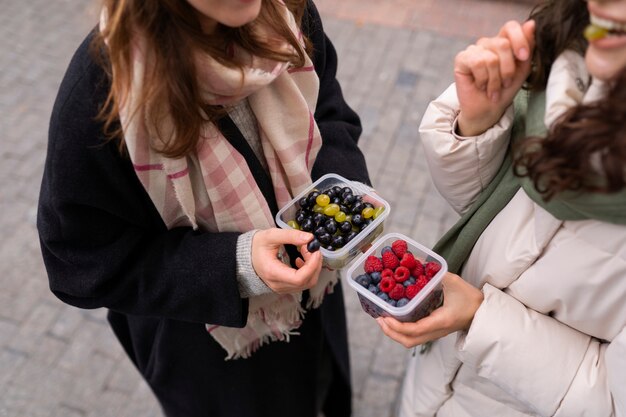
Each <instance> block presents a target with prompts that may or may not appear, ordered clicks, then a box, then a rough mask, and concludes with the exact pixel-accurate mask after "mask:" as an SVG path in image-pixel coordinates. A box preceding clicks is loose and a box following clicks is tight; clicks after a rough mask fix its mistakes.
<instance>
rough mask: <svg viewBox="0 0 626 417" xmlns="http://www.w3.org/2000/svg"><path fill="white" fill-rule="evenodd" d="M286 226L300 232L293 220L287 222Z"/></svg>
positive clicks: (298, 226)
mask: <svg viewBox="0 0 626 417" xmlns="http://www.w3.org/2000/svg"><path fill="white" fill-rule="evenodd" d="M287 226H289V227H291V228H292V229H296V230H300V225H299V224H298V222H297V221H295V220H289V221H288V222H287Z"/></svg>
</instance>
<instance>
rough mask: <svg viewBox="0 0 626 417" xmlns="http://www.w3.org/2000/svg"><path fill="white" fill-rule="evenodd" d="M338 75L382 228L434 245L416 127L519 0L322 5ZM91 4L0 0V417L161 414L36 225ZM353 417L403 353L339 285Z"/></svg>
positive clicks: (382, 409) (437, 208) (433, 210)
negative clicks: (72, 299) (42, 244)
mask: <svg viewBox="0 0 626 417" xmlns="http://www.w3.org/2000/svg"><path fill="white" fill-rule="evenodd" d="M317 4H318V6H319V8H320V10H321V12H322V15H323V17H324V19H325V20H324V21H325V25H326V31H327V33H328V34H329V36H330V37H331V39H332V40H333V42H334V44H335V46H336V47H337V51H338V53H339V56H340V67H339V72H338V78H339V80H340V82H341V84H342V86H343V89H344V92H345V95H346V97H347V100H348V102H349V103H350V104H351V105H352V106H353V107H354V108H355V109H356V110H357V112H358V113H359V114H360V115H361V117H362V122H363V127H364V133H363V137H362V140H361V147H362V149H363V151H364V153H365V155H366V158H367V162H368V165H369V169H370V173H371V176H372V179H373V181H374V183H375V186H376V187H377V188H378V189H379V191H380V192H381V194H382V195H383V196H384V197H385V198H387V199H388V200H389V201H390V203H391V205H392V207H393V209H392V213H391V215H390V218H389V221H388V223H387V226H386V231H397V232H402V233H405V234H408V235H410V236H412V237H413V238H415V239H416V240H418V241H420V242H422V243H424V244H426V245H432V244H433V243H434V242H435V241H436V239H437V237H438V236H440V235H441V234H442V232H443V231H444V230H445V229H446V228H447V227H448V226H449V225H450V224H452V223H453V222H454V220H455V218H456V216H455V214H454V213H453V212H452V211H451V210H450V209H449V208H448V207H447V206H446V204H445V203H444V202H443V201H442V199H441V198H440V197H439V196H438V194H437V193H436V191H435V190H434V188H433V186H432V183H431V181H430V179H429V176H428V172H427V167H426V165H425V163H424V160H423V158H422V155H421V148H420V143H419V135H418V132H417V127H418V123H419V120H420V118H421V116H422V114H423V111H424V109H425V107H426V105H427V103H428V102H429V101H430V100H432V99H433V98H434V97H436V96H437V95H438V93H439V92H441V91H442V90H443V89H444V88H445V87H446V86H447V85H448V84H449V82H450V81H451V78H452V77H451V74H452V73H451V67H452V60H453V57H454V55H455V54H456V53H457V52H458V51H460V50H461V49H463V48H464V47H465V45H466V44H468V42H470V41H472V40H473V39H475V38H476V37H477V36H479V35H481V34H490V33H495V32H496V31H497V28H498V27H499V25H500V24H501V23H503V22H505V21H506V20H508V19H511V18H518V19H520V18H524V17H525V16H526V15H527V13H528V10H529V8H530V4H529V3H526V2H522V3H519V2H506V1H487V0H436V1H435V0H419V1H414V0H342V1H341V2H337V1H335V0H318V2H317ZM95 16H96V6H95V3H94V2H87V1H79V0H58V1H55V2H48V1H43V0H30V1H28V2H21V1H19V0H0V187H1V191H0V235H1V236H2V240H1V242H0V288H2V291H1V292H0V417H48V416H50V417H96V416H98V417H103V416H112V417H144V416H145V417H153V416H154V417H158V416H160V415H161V413H160V411H159V407H158V405H157V404H156V402H155V400H154V397H153V395H152V393H151V392H150V390H149V388H148V387H147V386H146V384H145V383H143V382H142V381H141V379H140V378H139V376H138V374H137V372H136V371H135V369H134V368H133V367H132V365H131V364H130V362H129V361H128V359H127V358H126V356H125V355H124V353H123V352H122V350H121V348H120V347H119V345H118V344H117V342H116V341H115V339H114V337H113V335H112V333H111V331H110V329H109V328H108V326H107V324H106V322H105V319H104V315H105V312H104V311H103V310H94V311H82V310H78V309H75V308H72V307H69V306H66V305H64V304H62V303H61V302H60V301H58V300H57V299H56V298H54V296H53V295H52V294H51V293H50V291H49V289H48V284H47V280H46V276H45V272H44V269H43V266H42V262H41V258H40V253H39V244H38V240H37V233H36V228H35V214H36V202H37V195H38V190H39V183H40V180H41V174H42V169H43V161H44V156H45V149H46V135H47V125H48V120H49V117H50V111H51V108H52V104H53V100H54V98H55V95H56V91H57V89H58V86H59V83H60V81H61V77H62V75H63V73H64V70H65V68H66V66H67V63H68V62H69V59H70V57H71V54H72V52H73V51H74V49H75V48H76V47H77V46H78V44H79V42H80V41H81V39H82V37H83V36H84V35H85V34H86V33H87V31H88V30H89V29H90V28H91V27H92V26H93V25H94V24H95V22H96V18H95ZM345 290H346V291H345V292H346V302H347V310H348V320H349V328H350V351H351V354H352V370H353V380H354V395H355V396H354V404H355V412H354V416H355V417H387V416H392V413H393V412H392V410H393V404H394V401H395V396H396V393H397V390H398V388H399V385H400V381H401V378H402V373H403V366H404V361H405V359H406V356H407V355H408V354H409V352H408V351H407V350H406V349H404V348H402V347H401V346H399V345H397V344H395V343H393V342H391V341H390V340H388V339H386V338H384V337H383V336H382V334H381V332H380V331H379V330H378V327H377V326H376V324H375V322H374V321H373V320H372V319H371V318H370V317H369V316H367V315H366V314H365V313H363V312H362V311H361V308H360V306H359V304H358V300H357V298H356V295H355V293H354V292H353V291H352V290H351V289H350V288H348V287H347V286H346V288H345Z"/></svg>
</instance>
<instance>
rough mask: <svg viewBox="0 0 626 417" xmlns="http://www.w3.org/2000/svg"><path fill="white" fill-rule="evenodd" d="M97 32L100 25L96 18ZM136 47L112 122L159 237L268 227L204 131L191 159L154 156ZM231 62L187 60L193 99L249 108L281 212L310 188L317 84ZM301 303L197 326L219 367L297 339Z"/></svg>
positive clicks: (223, 148)
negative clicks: (156, 219)
mask: <svg viewBox="0 0 626 417" xmlns="http://www.w3.org/2000/svg"><path fill="white" fill-rule="evenodd" d="M284 11H285V13H284V17H285V19H286V21H287V22H288V23H289V26H290V27H291V29H292V31H293V33H294V34H296V36H297V39H302V34H301V32H300V30H299V28H298V27H297V25H296V22H295V19H294V17H293V15H292V14H291V13H290V12H289V10H288V9H287V8H286V7H285V8H284ZM103 24H106V17H103V18H102V19H101V25H103ZM136 44H137V45H138V47H137V48H136V50H135V51H134V53H133V65H134V72H133V79H132V83H131V84H132V85H131V90H130V92H129V94H128V97H127V100H126V101H125V103H123V107H122V108H121V111H120V120H121V123H122V127H123V130H124V138H125V142H126V146H127V148H128V152H129V155H130V158H131V160H132V163H133V166H134V168H135V173H136V174H137V177H138V178H139V180H140V181H141V183H142V184H143V186H144V187H145V189H146V191H147V192H148V194H149V196H150V198H151V199H152V202H153V203H154V205H155V206H156V208H157V209H158V211H159V213H160V214H161V217H162V218H163V221H164V222H165V224H166V225H167V227H168V229H171V228H174V227H180V226H191V227H193V228H194V229H201V230H205V231H207V232H210V233H219V232H232V231H238V232H246V231H249V230H253V229H267V228H271V227H274V226H275V224H274V219H273V217H272V213H271V211H270V208H269V206H268V204H267V201H266V200H265V198H264V197H263V195H262V193H261V191H260V189H259V187H258V186H257V184H256V181H255V179H254V177H253V176H252V173H251V172H250V169H249V167H248V165H247V164H246V161H245V159H244V158H243V157H242V155H241V154H239V153H238V152H237V151H236V150H235V149H234V148H233V146H232V145H231V144H230V143H229V142H228V140H226V138H225V137H224V136H223V135H222V134H221V133H220V132H219V130H218V129H217V128H216V126H214V125H213V124H207V125H206V128H205V129H204V131H203V132H202V133H201V136H202V137H201V140H200V141H199V142H198V146H197V149H196V152H195V154H193V155H189V156H187V157H183V158H178V159H171V158H167V157H165V156H163V155H162V154H160V153H158V152H156V151H155V147H156V146H158V145H157V144H158V140H157V139H156V138H157V136H156V133H155V132H156V131H157V130H156V129H155V126H150V125H149V123H148V122H147V121H148V119H147V118H146V114H147V113H149V112H150V109H149V108H143V107H142V106H141V105H140V104H139V103H138V97H139V93H140V91H141V87H142V84H143V77H144V68H146V66H147V65H149V63H146V54H145V53H143V52H142V51H145V49H144V47H143V45H144V44H145V42H142V40H141V39H138V40H137V42H136ZM285 47H288V46H285ZM302 47H303V48H304V45H302ZM233 54H234V55H235V57H237V58H239V59H241V61H240V62H245V63H246V66H245V67H244V70H243V72H242V71H240V70H239V69H238V68H230V67H226V66H224V65H222V64H220V63H219V62H218V61H217V60H215V59H213V58H212V57H210V56H207V55H205V54H202V55H200V54H199V55H198V56H196V57H195V59H196V65H197V68H198V70H199V79H198V83H199V86H200V88H201V90H202V91H201V93H202V97H203V98H204V99H205V100H206V102H207V103H209V104H219V105H229V104H232V103H236V102H238V101H240V100H242V99H246V98H247V99H248V101H249V104H250V107H251V109H252V111H253V113H254V115H255V116H256V119H257V121H258V130H259V136H260V139H261V144H262V148H263V153H264V155H265V158H266V160H267V164H268V168H269V173H270V176H271V178H272V184H273V186H274V193H275V195H276V200H277V203H278V206H279V207H283V206H284V205H285V204H287V203H288V202H289V201H290V200H291V199H292V198H293V197H294V196H295V195H297V194H299V193H300V192H302V191H303V190H304V189H306V188H307V187H309V186H310V185H311V183H312V182H311V168H312V165H313V162H314V161H315V157H316V155H317V153H318V151H319V149H320V146H321V143H322V142H321V137H320V133H319V130H318V128H317V124H316V123H315V120H314V118H313V111H314V109H315V105H316V102H317V93H318V88H319V80H318V78H317V74H316V73H315V70H314V67H313V63H312V62H311V60H310V59H309V58H308V56H307V60H306V64H305V65H304V66H303V67H301V68H293V67H291V66H290V64H289V63H283V62H275V61H270V60H268V59H263V58H259V57H256V56H252V55H250V54H248V53H247V52H246V51H244V50H242V49H241V48H236V47H235V48H233ZM148 107H149V106H148ZM131 115H134V116H133V117H131ZM158 128H159V130H158V131H160V132H171V129H172V123H171V120H169V119H168V118H167V117H165V118H164V119H163V120H162V121H161V125H160V126H158ZM285 258H286V257H285ZM233 279H235V277H233ZM336 282H337V278H336V274H335V273H332V272H330V271H324V270H323V271H322V274H321V275H320V278H319V281H318V283H317V285H316V286H315V287H314V288H312V289H311V290H310V293H311V299H310V300H309V305H307V308H309V307H311V308H315V307H318V306H319V304H321V302H322V299H323V297H324V295H325V294H326V293H327V292H330V291H332V288H333V286H334V285H335V284H336ZM301 297H302V294H301V293H297V294H288V295H278V294H274V293H271V294H265V295H262V296H258V297H252V298H251V299H250V305H249V315H248V320H247V324H246V326H245V327H244V328H243V329H238V328H229V327H223V326H217V325H210V324H207V326H206V327H207V330H208V331H209V332H210V334H211V336H213V338H215V340H216V341H217V342H219V343H220V344H221V346H222V347H223V348H224V349H225V350H226V352H227V359H231V358H238V357H244V358H245V357H248V356H249V355H250V354H252V352H253V351H254V350H256V349H257V348H258V347H259V346H261V345H262V344H264V343H268V342H270V341H275V340H282V341H288V340H289V337H290V335H293V334H297V333H296V332H295V330H296V329H297V328H298V327H299V326H300V324H301V320H302V318H303V315H304V310H303V309H302V307H301V305H300V304H301Z"/></svg>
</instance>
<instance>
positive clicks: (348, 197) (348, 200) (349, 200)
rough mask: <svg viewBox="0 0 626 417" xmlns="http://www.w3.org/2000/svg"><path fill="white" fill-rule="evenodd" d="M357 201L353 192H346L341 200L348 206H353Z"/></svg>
mask: <svg viewBox="0 0 626 417" xmlns="http://www.w3.org/2000/svg"><path fill="white" fill-rule="evenodd" d="M355 201H356V198H355V197H354V195H353V194H344V195H343V196H342V200H341V202H342V203H343V204H345V205H346V206H351V205H352V204H354V202H355Z"/></svg>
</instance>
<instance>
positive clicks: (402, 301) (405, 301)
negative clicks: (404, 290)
mask: <svg viewBox="0 0 626 417" xmlns="http://www.w3.org/2000/svg"><path fill="white" fill-rule="evenodd" d="M408 303H409V299H408V298H406V297H405V298H401V299H399V300H398V303H397V304H396V307H404V306H405V305H407V304H408Z"/></svg>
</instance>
